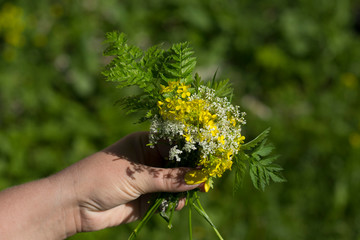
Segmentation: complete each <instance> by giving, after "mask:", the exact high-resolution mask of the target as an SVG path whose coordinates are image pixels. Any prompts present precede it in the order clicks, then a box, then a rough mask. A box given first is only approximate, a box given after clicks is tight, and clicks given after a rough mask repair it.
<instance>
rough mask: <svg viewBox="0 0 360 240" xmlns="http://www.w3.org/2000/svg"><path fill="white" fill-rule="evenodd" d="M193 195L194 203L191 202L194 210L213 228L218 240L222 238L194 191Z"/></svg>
mask: <svg viewBox="0 0 360 240" xmlns="http://www.w3.org/2000/svg"><path fill="white" fill-rule="evenodd" d="M194 196H195V199H196V203H197V205H198V206H197V205H196V204H195V203H193V206H194V208H195V210H196V211H197V212H198V213H199V214H200V215H201V216H202V217H203V218H204V219H205V220H206V221H207V222H208V223H209V224H210V226H211V227H212V228H213V230H214V231H215V233H216V235H217V236H218V238H219V239H220V240H224V239H223V237H222V236H221V234H220V232H219V231H218V230H217V228H216V226H215V224H214V223H213V222H212V221H211V219H210V217H209V216H208V215H207V213H206V212H205V210H204V208H203V207H202V205H201V203H200V200H199V197H198V196H197V193H196V192H194Z"/></svg>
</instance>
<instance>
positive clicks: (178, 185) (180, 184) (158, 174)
mask: <svg viewBox="0 0 360 240" xmlns="http://www.w3.org/2000/svg"><path fill="white" fill-rule="evenodd" d="M191 170H192V169H191V168H154V167H149V168H148V171H145V172H144V175H143V177H144V178H143V181H142V185H143V186H139V187H140V188H141V189H142V190H143V193H152V192H185V191H190V190H192V189H195V188H197V187H199V186H200V185H201V183H200V184H194V185H188V184H186V182H185V179H184V178H185V174H186V173H187V172H189V171H191Z"/></svg>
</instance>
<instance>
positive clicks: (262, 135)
mask: <svg viewBox="0 0 360 240" xmlns="http://www.w3.org/2000/svg"><path fill="white" fill-rule="evenodd" d="M269 133H270V128H267V129H265V130H264V131H263V132H262V133H260V134H259V135H258V136H257V137H256V138H255V139H253V140H251V141H250V142H248V143H245V144H244V145H242V146H241V149H242V150H243V151H246V150H250V149H252V148H254V147H256V146H257V145H258V144H259V143H261V142H262V141H263V140H264V139H265V138H266V137H267V136H268V135H269Z"/></svg>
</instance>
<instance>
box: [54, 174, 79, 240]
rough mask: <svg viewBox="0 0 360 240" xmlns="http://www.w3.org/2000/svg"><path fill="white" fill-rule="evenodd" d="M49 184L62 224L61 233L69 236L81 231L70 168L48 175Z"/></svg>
mask: <svg viewBox="0 0 360 240" xmlns="http://www.w3.org/2000/svg"><path fill="white" fill-rule="evenodd" d="M48 180H49V182H50V184H51V185H52V186H53V188H54V189H55V191H56V192H55V194H54V196H56V197H55V199H54V206H55V207H56V208H57V211H58V212H59V215H60V219H59V221H60V222H61V226H62V229H63V230H62V231H63V233H62V235H64V237H65V238H66V237H70V236H72V235H74V234H76V233H78V232H80V231H81V224H80V223H81V221H80V214H79V205H78V201H77V194H76V191H75V188H74V185H75V184H74V179H73V175H72V174H71V170H69V169H65V170H63V171H61V172H59V173H57V174H55V175H52V176H50V177H48Z"/></svg>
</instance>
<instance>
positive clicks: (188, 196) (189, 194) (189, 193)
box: [186, 191, 194, 240]
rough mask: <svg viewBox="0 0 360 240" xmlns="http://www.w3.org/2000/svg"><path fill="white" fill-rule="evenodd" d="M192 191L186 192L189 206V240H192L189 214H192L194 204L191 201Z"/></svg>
mask: <svg viewBox="0 0 360 240" xmlns="http://www.w3.org/2000/svg"><path fill="white" fill-rule="evenodd" d="M193 196H194V195H193V193H192V192H191V191H189V192H187V197H186V202H187V205H188V208H189V216H188V217H189V240H192V220H191V217H192V216H191V215H192V212H191V211H192V205H193V204H194V202H193Z"/></svg>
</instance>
